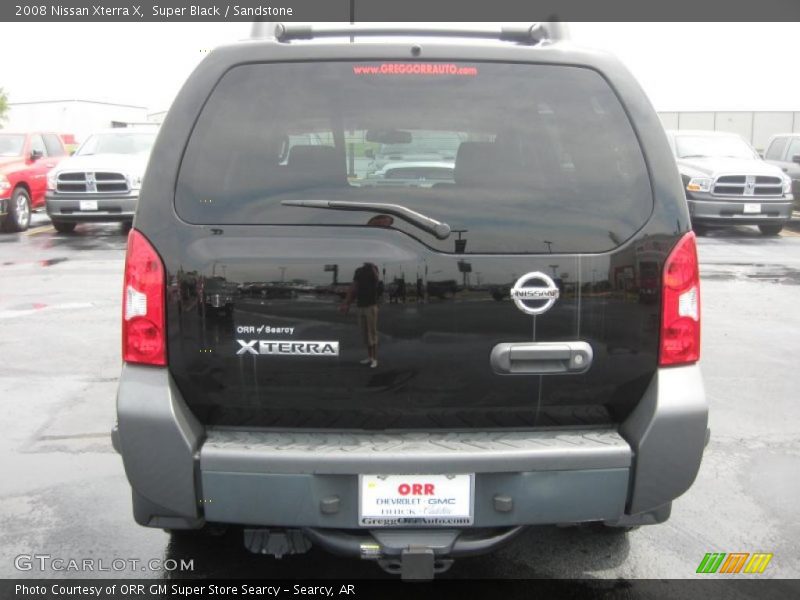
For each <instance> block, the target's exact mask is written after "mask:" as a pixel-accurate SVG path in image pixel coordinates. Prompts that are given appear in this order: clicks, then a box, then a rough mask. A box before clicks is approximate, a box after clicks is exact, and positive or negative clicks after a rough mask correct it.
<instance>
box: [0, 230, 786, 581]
mask: <svg viewBox="0 0 800 600" xmlns="http://www.w3.org/2000/svg"><path fill="white" fill-rule="evenodd" d="M124 249H125V236H124V235H123V233H122V231H121V228H120V226H119V225H113V224H109V225H81V226H79V227H78V229H77V230H76V232H75V233H74V234H72V235H69V234H59V233H56V232H55V231H54V230H53V228H52V227H51V226H50V225H49V221H48V220H47V218H46V217H45V216H44V215H42V214H36V215H34V217H33V222H32V224H31V229H30V230H29V231H27V232H25V233H21V234H8V235H2V236H0V281H1V282H2V283H0V357H2V371H0V398H2V409H3V418H2V419H0V481H2V482H5V483H3V484H2V485H0V500H2V503H1V504H0V548H2V550H0V552H1V553H2V555H0V577H28V576H31V577H42V576H43V577H58V576H63V575H65V573H60V572H57V571H45V572H38V571H35V570H34V571H19V570H17V568H15V561H14V558H15V557H16V556H18V555H21V554H26V555H30V554H49V555H51V556H52V557H61V558H65V559H68V558H84V557H92V558H95V559H99V558H102V559H104V560H106V561H108V562H109V563H110V562H111V561H112V560H113V559H115V558H122V559H125V560H128V559H138V560H140V561H145V562H146V561H148V560H150V559H161V560H163V559H164V558H176V559H189V560H192V561H193V570H192V571H191V572H189V573H173V574H172V576H178V575H191V576H203V577H243V576H247V577H271V576H276V577H304V578H308V577H346V578H348V577H352V578H357V577H382V576H384V575H383V573H382V572H381V571H380V570H379V569H378V568H377V566H375V565H373V564H370V563H368V562H363V561H362V562H359V561H355V560H349V559H340V558H335V557H332V556H329V555H327V554H325V553H323V552H321V551H316V550H312V551H311V554H309V555H305V556H297V557H289V558H286V559H283V560H282V561H280V562H277V561H275V560H273V559H271V558H264V557H260V556H255V555H251V554H249V553H248V552H247V551H246V550H245V549H244V548H243V547H242V544H241V540H240V535H237V532H233V531H231V532H228V533H227V534H226V535H224V536H222V537H219V538H208V539H203V540H201V541H199V542H196V541H195V542H193V541H190V540H183V539H180V540H175V541H173V542H170V538H169V536H168V535H167V534H166V533H164V532H162V531H159V530H152V529H145V528H141V527H139V526H137V525H136V524H135V523H134V521H133V518H132V515H131V508H130V497H129V487H128V484H127V481H126V479H125V475H124V472H123V469H122V462H121V460H120V458H119V457H118V456H117V454H116V453H114V451H113V449H112V447H111V441H110V437H109V431H110V429H111V427H112V426H113V423H114V396H115V391H116V379H117V376H118V375H119V369H120V349H119V347H120V333H119V329H120V328H119V319H120V315H119V313H120V287H121V281H122V269H123V261H124ZM699 253H700V261H701V275H702V279H703V290H702V294H703V296H702V309H703V359H702V366H703V373H704V378H705V384H706V391H707V394H708V398H709V400H710V404H711V416H710V427H711V432H712V433H711V441H710V444H709V446H708V448H707V451H706V455H705V458H704V462H703V465H702V467H701V471H700V475H699V477H698V480H697V482H696V483H695V485H694V486H693V487H692V488H691V489H690V490H689V492H688V493H687V494H686V495H685V496H683V497H682V498H680V499H679V500H678V501H677V502H676V503H675V505H674V507H673V512H672V518H671V519H670V520H669V521H668V522H667V523H665V524H662V525H658V526H654V527H645V528H641V529H638V530H635V531H632V532H630V533H629V534H627V535H624V534H618V533H610V532H607V531H606V532H604V531H601V530H600V529H598V528H595V527H577V528H576V527H569V528H567V527H565V528H559V527H535V528H531V529H529V530H528V531H527V532H526V533H525V534H524V535H523V536H521V537H519V538H518V539H516V540H515V541H514V542H513V543H511V544H510V545H508V546H507V547H505V548H504V549H503V550H501V551H499V552H497V553H495V554H493V555H489V556H486V557H479V558H471V559H463V560H460V561H457V562H456V564H455V566H454V567H453V569H452V570H451V571H450V572H449V574H448V576H452V577H501V578H502V577H514V578H528V577H558V578H582V577H588V578H624V579H629V578H681V577H692V576H694V575H695V570H696V568H697V565H698V563H699V562H700V560H701V559H702V558H703V556H704V554H705V553H707V552H770V553H773V554H774V557H773V559H772V562H771V563H770V564H769V567H768V568H767V570H766V571H765V573H764V575H763V577H772V578H796V577H798V576H800V566H798V562H797V557H798V556H800V541H798V540H800V520H799V519H798V511H797V498H798V497H800V478H798V477H797V473H800V439H798V435H797V423H798V422H800V404H799V403H798V402H797V397H798V394H797V390H798V387H800V369H798V368H797V349H798V342H797V340H798V339H800V310H799V309H798V298H800V296H799V295H798V291H800V234H798V233H795V232H793V231H790V230H786V231H784V232H783V234H782V235H781V236H780V237H776V238H765V237H763V236H761V235H759V233H758V231H757V230H756V229H755V228H748V227H740V228H738V229H731V230H726V231H719V232H712V233H711V234H710V235H709V236H707V237H703V238H700V239H699ZM9 482H13V485H10V483H9ZM312 564H313V569H312V568H309V566H310V565H312ZM66 575H69V574H66ZM82 575H83V576H92V573H84V574H82ZM95 575H102V576H109V575H116V576H120V577H141V576H144V577H161V576H164V575H165V573H164V572H160V571H158V570H150V569H148V570H146V571H143V570H141V567H139V570H138V571H131V570H122V571H118V572H112V573H108V572H106V573H96V574H95Z"/></svg>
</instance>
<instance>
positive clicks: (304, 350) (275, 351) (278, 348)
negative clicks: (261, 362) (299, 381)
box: [236, 340, 339, 356]
mask: <svg viewBox="0 0 800 600" xmlns="http://www.w3.org/2000/svg"><path fill="white" fill-rule="evenodd" d="M236 341H237V342H238V343H239V346H241V347H240V348H239V350H238V351H237V352H236V354H237V355H241V354H255V355H259V354H266V355H273V356H274V355H282V356H339V342H296V341H294V340H292V341H286V340H249V341H247V340H236Z"/></svg>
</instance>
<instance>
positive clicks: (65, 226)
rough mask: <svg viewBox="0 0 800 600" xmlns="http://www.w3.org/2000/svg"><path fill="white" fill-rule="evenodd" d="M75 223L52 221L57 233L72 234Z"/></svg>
mask: <svg viewBox="0 0 800 600" xmlns="http://www.w3.org/2000/svg"><path fill="white" fill-rule="evenodd" d="M75 225H76V223H70V222H68V221H53V227H54V228H55V230H56V231H57V232H58V233H72V232H73V231H75Z"/></svg>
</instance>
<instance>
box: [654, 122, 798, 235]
mask: <svg viewBox="0 0 800 600" xmlns="http://www.w3.org/2000/svg"><path fill="white" fill-rule="evenodd" d="M667 136H668V138H669V142H670V146H671V147H672V152H673V153H674V155H675V159H676V161H677V163H678V171H680V174H681V178H682V180H683V186H684V189H685V190H686V200H687V202H688V203H689V214H690V215H691V217H692V225H693V227H694V230H695V231H696V232H697V233H698V235H702V234H704V233H706V232H707V231H708V228H709V227H719V226H730V225H758V228H759V229H760V230H761V233H762V234H763V235H778V234H779V233H780V232H781V230H782V229H783V226H784V225H785V224H786V223H787V222H788V221H789V220H790V219H791V217H792V200H793V197H792V185H791V180H790V179H789V177H787V176H786V175H785V174H784V173H783V172H782V171H781V170H780V169H779V168H777V167H775V166H774V165H771V164H769V163H766V162H764V161H763V160H762V159H761V157H760V156H759V155H758V153H757V152H756V151H755V150H754V149H753V148H752V147H751V146H750V144H748V143H747V142H746V141H744V139H742V138H741V137H740V136H738V135H736V134H735V133H725V132H721V131H691V130H679V131H668V132H667Z"/></svg>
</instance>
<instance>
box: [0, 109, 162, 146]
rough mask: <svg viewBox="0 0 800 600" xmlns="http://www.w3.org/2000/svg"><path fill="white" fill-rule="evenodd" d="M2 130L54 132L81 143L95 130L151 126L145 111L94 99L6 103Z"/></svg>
mask: <svg viewBox="0 0 800 600" xmlns="http://www.w3.org/2000/svg"><path fill="white" fill-rule="evenodd" d="M8 107H9V110H8V115H7V119H6V122H5V125H4V128H5V129H9V130H13V131H36V130H46V131H54V132H56V133H60V134H72V135H74V136H75V139H76V140H77V141H79V142H80V141H82V140H83V139H85V138H86V136H88V135H89V134H90V133H92V132H93V131H96V130H98V129H108V128H110V127H130V126H133V125H144V124H151V121H150V120H149V119H148V113H147V109H146V108H145V107H144V106H135V105H132V104H117V103H113V102H101V101H96V100H77V99H73V100H40V101H35V102H9V103H8Z"/></svg>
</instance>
